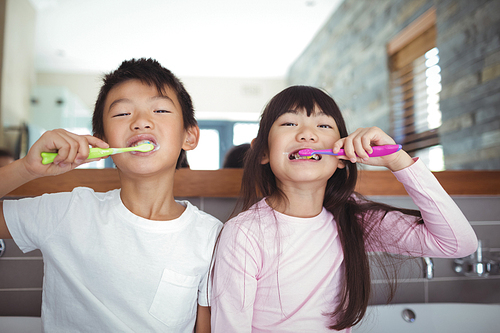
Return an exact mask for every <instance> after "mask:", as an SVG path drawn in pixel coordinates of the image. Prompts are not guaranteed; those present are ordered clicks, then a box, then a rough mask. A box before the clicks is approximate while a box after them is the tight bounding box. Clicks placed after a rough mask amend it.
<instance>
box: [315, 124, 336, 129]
mask: <svg viewBox="0 0 500 333" xmlns="http://www.w3.org/2000/svg"><path fill="white" fill-rule="evenodd" d="M318 127H319V128H333V127H332V126H330V125H326V124H324V125H318Z"/></svg>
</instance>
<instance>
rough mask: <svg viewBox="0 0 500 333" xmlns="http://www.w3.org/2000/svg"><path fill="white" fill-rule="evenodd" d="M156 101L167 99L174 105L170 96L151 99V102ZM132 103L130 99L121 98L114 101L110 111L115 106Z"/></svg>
mask: <svg viewBox="0 0 500 333" xmlns="http://www.w3.org/2000/svg"><path fill="white" fill-rule="evenodd" d="M155 99H167V100H169V101H170V102H172V104H174V101H173V100H172V99H171V98H170V97H168V96H154V97H151V98H150V100H155ZM131 102H132V101H131V100H130V99H128V98H119V99H117V100H115V101H113V102H112V103H111V104H110V105H109V110H111V109H112V108H113V106H115V105H116V104H119V103H131Z"/></svg>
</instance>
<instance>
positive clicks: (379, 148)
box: [314, 145, 401, 157]
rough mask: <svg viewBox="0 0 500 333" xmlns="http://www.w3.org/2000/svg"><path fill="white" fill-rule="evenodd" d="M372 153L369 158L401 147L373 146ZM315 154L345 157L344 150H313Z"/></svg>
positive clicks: (387, 153) (390, 152)
mask: <svg viewBox="0 0 500 333" xmlns="http://www.w3.org/2000/svg"><path fill="white" fill-rule="evenodd" d="M372 149H373V152H372V153H371V154H368V156H370V157H378V156H386V155H390V154H393V153H395V152H397V151H399V150H400V149H401V145H385V146H374V147H372ZM314 152H315V153H316V154H320V155H321V154H323V155H335V156H342V155H345V152H344V149H340V150H339V152H338V153H336V154H335V153H334V152H333V151H332V150H331V149H324V150H315V151H314Z"/></svg>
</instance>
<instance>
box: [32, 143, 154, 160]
mask: <svg viewBox="0 0 500 333" xmlns="http://www.w3.org/2000/svg"><path fill="white" fill-rule="evenodd" d="M154 148H155V146H154V145H153V144H151V143H143V144H142V145H138V146H135V147H128V148H90V152H89V157H87V159H91V158H99V157H104V156H109V155H114V154H119V153H125V152H128V151H140V152H143V153H145V152H148V151H151V150H153V149H154ZM41 155H42V164H50V163H52V162H54V158H56V156H57V153H48V152H43V153H42V154H41Z"/></svg>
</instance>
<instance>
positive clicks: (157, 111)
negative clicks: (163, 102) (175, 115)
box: [154, 110, 172, 113]
mask: <svg viewBox="0 0 500 333" xmlns="http://www.w3.org/2000/svg"><path fill="white" fill-rule="evenodd" d="M154 113H172V112H170V111H168V110H155V111H154Z"/></svg>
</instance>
